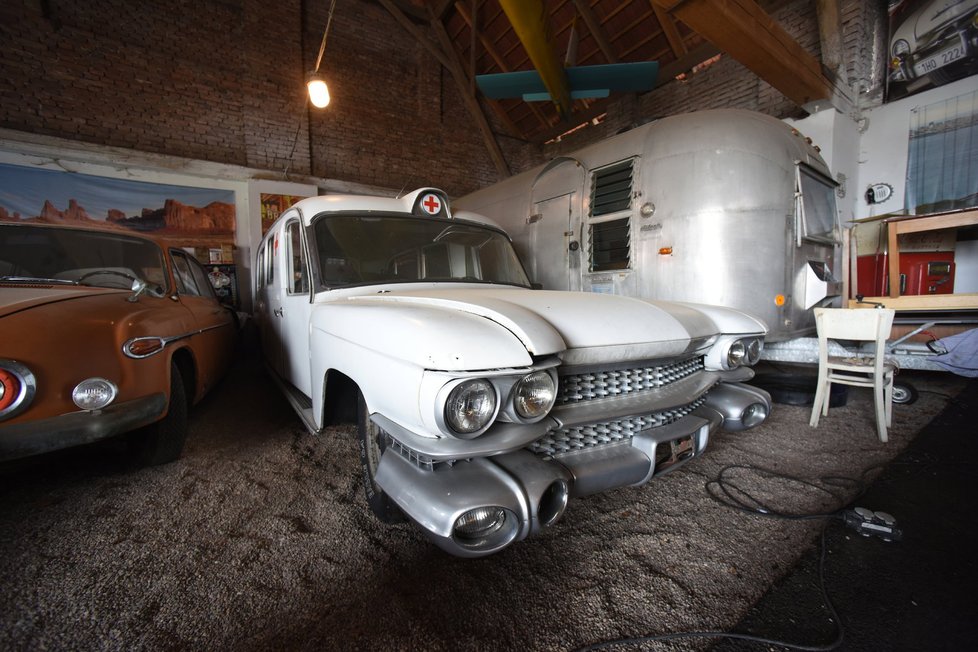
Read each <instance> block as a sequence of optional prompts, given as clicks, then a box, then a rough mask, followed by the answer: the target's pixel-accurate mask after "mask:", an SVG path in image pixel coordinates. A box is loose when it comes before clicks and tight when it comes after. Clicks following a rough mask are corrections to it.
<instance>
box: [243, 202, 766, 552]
mask: <svg viewBox="0 0 978 652" xmlns="http://www.w3.org/2000/svg"><path fill="white" fill-rule="evenodd" d="M255 270H256V278H255V288H256V308H255V312H256V319H257V321H258V324H259V327H260V330H261V336H262V349H263V352H264V356H265V360H266V362H267V365H268V367H269V368H270V370H271V372H272V374H273V376H274V377H275V378H276V380H277V381H278V382H279V383H280V385H281V387H282V389H283V390H284V392H285V394H286V396H287V397H288V399H289V401H290V402H291V404H292V405H293V406H294V407H295V409H296V411H297V413H298V414H299V416H300V417H301V418H302V420H303V421H304V423H305V425H306V426H307V427H308V429H309V430H310V431H312V432H314V433H320V432H322V431H323V430H324V428H326V426H328V425H331V424H334V423H338V422H342V421H345V420H350V421H352V420H355V421H356V422H357V423H358V427H359V440H360V453H361V460H362V465H363V472H364V483H365V486H366V495H367V501H368V503H369V505H370V507H371V509H372V510H373V512H374V513H375V514H376V515H377V516H378V517H379V518H380V519H382V520H384V521H387V522H392V521H397V520H402V519H403V518H404V517H407V518H408V519H410V520H411V521H413V522H414V523H416V524H417V525H418V526H420V528H421V529H422V530H423V531H424V532H425V534H426V535H427V536H428V537H430V538H431V539H432V540H433V541H434V542H435V543H436V544H437V545H439V546H440V547H441V548H443V549H444V550H446V551H448V552H450V553H452V554H455V555H459V556H463V557H480V556H484V555H488V554H491V553H494V552H498V551H499V550H502V549H503V548H505V547H506V546H508V545H510V544H512V543H513V542H515V541H519V540H522V539H524V538H525V537H527V536H529V535H532V534H534V533H535V532H538V531H540V529H541V528H545V527H548V526H552V525H553V524H554V523H556V522H557V521H558V520H559V519H560V517H561V515H562V514H563V512H564V509H565V507H566V506H567V502H568V500H569V499H570V498H572V497H575V496H582V495H587V494H593V493H597V492H602V491H606V490H609V489H613V488H616V487H622V486H628V485H642V484H645V483H646V482H648V481H649V480H651V479H652V478H654V477H655V476H658V475H661V474H663V473H666V472H668V471H672V470H674V469H676V468H678V467H679V466H681V465H682V464H683V463H685V462H687V461H688V460H690V459H692V458H693V457H695V456H697V455H700V454H701V453H702V452H703V451H704V450H705V449H706V446H707V444H708V442H709V440H710V436H711V434H712V433H714V432H715V431H716V429H717V428H721V427H723V428H725V429H726V430H731V431H737V430H744V429H747V428H751V427H754V426H756V425H758V424H760V423H762V422H763V421H764V419H765V418H766V417H767V415H768V413H769V411H770V409H771V401H770V397H769V396H768V395H767V394H766V393H765V392H764V391H762V390H759V389H756V388H754V387H751V386H749V385H745V384H743V381H745V380H748V379H750V378H751V377H752V375H753V371H752V370H751V369H750V365H752V364H754V363H755V362H756V361H757V360H758V358H759V356H760V352H761V347H762V346H763V338H764V334H765V332H766V329H765V325H764V324H763V323H761V322H760V321H758V320H757V319H755V318H753V317H750V316H748V315H747V314H744V313H742V312H739V311H737V310H731V309H728V308H722V307H717V306H705V305H693V304H686V303H676V302H658V301H648V300H641V299H634V298H626V297H620V296H614V295H606V294H596V293H586V292H565V291H543V290H537V289H534V288H533V287H531V285H530V283H529V281H528V280H527V276H526V274H525V272H524V269H523V266H522V265H521V263H520V261H519V259H518V258H517V256H516V254H515V253H514V250H513V247H512V244H511V242H510V239H509V237H508V236H507V235H506V234H505V233H504V232H503V231H501V230H500V229H499V228H498V227H496V226H495V225H494V224H492V223H491V222H490V221H489V220H488V219H486V218H484V217H482V216H479V215H476V214H474V213H462V212H459V213H455V214H453V213H452V211H451V209H450V207H449V203H448V200H447V198H446V196H445V194H444V193H442V192H441V191H439V190H437V189H434V188H422V189H419V190H416V191H414V192H412V193H410V194H408V195H405V196H403V197H399V198H384V197H368V196H356V195H326V196H321V197H314V198H310V199H306V200H303V201H301V202H299V203H297V204H296V205H295V206H293V207H292V208H290V209H289V210H287V211H286V212H284V213H283V214H282V216H281V217H280V218H279V220H278V221H277V222H276V223H275V224H274V225H273V227H272V228H271V229H270V230H269V232H268V233H267V234H266V236H265V238H264V239H263V241H262V243H261V245H260V247H259V249H258V253H257V261H256V265H255Z"/></svg>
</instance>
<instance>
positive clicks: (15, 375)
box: [0, 360, 37, 421]
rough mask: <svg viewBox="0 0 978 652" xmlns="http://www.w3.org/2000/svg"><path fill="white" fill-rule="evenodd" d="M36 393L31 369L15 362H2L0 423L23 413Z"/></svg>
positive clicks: (35, 382) (0, 369)
mask: <svg viewBox="0 0 978 652" xmlns="http://www.w3.org/2000/svg"><path fill="white" fill-rule="evenodd" d="M36 391H37V381H36V380H35V378H34V374H33V373H31V370H30V369H28V368H27V367H25V366H24V365H22V364H21V363H19V362H17V361H15V360H0V421H2V420H4V419H9V418H10V417H12V416H14V415H16V414H19V413H20V412H23V411H24V409H26V408H27V406H28V405H30V404H31V401H32V400H33V399H34V394H35V392H36Z"/></svg>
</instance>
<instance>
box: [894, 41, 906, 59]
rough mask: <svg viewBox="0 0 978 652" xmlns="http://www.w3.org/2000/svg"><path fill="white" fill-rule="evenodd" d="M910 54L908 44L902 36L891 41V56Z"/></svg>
mask: <svg viewBox="0 0 978 652" xmlns="http://www.w3.org/2000/svg"><path fill="white" fill-rule="evenodd" d="M908 54H910V44H909V43H907V42H906V41H904V40H903V39H902V38H901V39H897V40H896V41H894V42H893V56H894V57H904V56H906V55H908Z"/></svg>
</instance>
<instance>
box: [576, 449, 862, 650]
mask: <svg viewBox="0 0 978 652" xmlns="http://www.w3.org/2000/svg"><path fill="white" fill-rule="evenodd" d="M735 470H747V471H752V472H756V473H759V474H760V475H763V476H764V477H765V478H768V479H772V478H773V479H778V480H782V481H788V482H791V483H795V484H799V485H801V486H803V487H808V488H812V489H815V490H817V491H821V492H824V493H827V494H829V495H830V496H832V497H833V498H835V499H836V500H837V501H839V502H840V503H842V504H845V502H846V501H845V498H844V496H841V495H839V494H837V493H835V492H834V491H833V490H832V489H830V488H828V487H833V486H838V487H841V486H843V485H849V486H850V487H854V488H858V487H860V484H861V483H860V482H859V481H857V480H855V479H853V478H846V477H841V476H828V477H823V478H820V482H821V483H822V484H821V485H820V484H816V483H814V482H810V481H808V480H804V479H801V478H797V477H794V476H789V475H785V474H782V473H778V472H776V471H771V470H769V469H764V468H761V467H756V466H751V465H744V464H728V465H727V466H724V467H723V468H722V469H720V472H719V473H718V474H717V477H716V478H714V479H713V480H710V481H708V482H707V483H706V485H705V488H706V491H707V493H708V494H709V495H710V497H711V498H712V499H713V500H715V501H717V502H718V503H720V504H721V505H724V506H725V507H729V508H731V509H735V510H737V511H740V512H744V513H747V514H753V515H756V516H766V517H769V518H778V519H784V520H792V521H801V520H816V519H825V520H827V521H829V522H831V521H833V520H839V521H843V522H845V517H844V516H843V510H842V508H841V507H840V508H839V509H837V510H836V511H833V512H822V513H807V514H798V513H790V512H787V511H782V510H778V509H775V508H773V507H771V506H769V505H766V504H765V503H764V502H762V501H761V500H760V499H758V498H757V497H756V496H753V495H751V493H750V492H748V491H747V490H745V489H743V488H741V487H739V486H738V485H736V484H735V483H734V482H733V481H732V480H731V479H729V478H727V477H726V476H727V475H728V473H729V472H731V471H735ZM869 470H871V469H867V471H869ZM863 475H864V476H865V475H866V472H864V473H863ZM823 485H828V487H827V486H823ZM861 493H862V491H860V494H861ZM825 530H826V528H822V533H821V536H820V538H819V548H820V550H819V560H818V586H819V591H820V592H821V594H822V599H823V600H824V601H825V606H826V608H827V609H828V610H829V614H830V615H831V617H832V620H833V622H834V623H835V626H836V636H835V639H834V640H833V641H832V642H831V643H828V644H825V645H803V644H800V643H790V642H788V641H779V640H775V639H769V638H764V637H761V636H752V635H750V634H737V633H733V632H716V631H692V632H674V633H670V634H652V635H649V636H638V637H634V638H621V639H616V640H614V641H604V642H600V643H593V644H591V645H587V646H585V647H582V648H578V650H577V651H576V652H590V651H591V650H604V649H608V648H612V647H617V646H623V645H640V644H642V643H655V642H664V641H675V640H681V639H689V638H727V639H732V640H738V641H748V642H752V643H760V644H763V645H777V646H780V647H784V648H788V649H790V650H805V651H808V652H828V651H829V650H834V649H836V648H838V647H839V646H840V645H842V641H843V640H844V638H845V630H844V629H843V627H842V619H841V618H840V617H839V612H838V611H837V610H836V608H835V605H834V604H833V603H832V599H831V598H830V597H829V594H828V590H827V589H826V588H825V558H826V544H825Z"/></svg>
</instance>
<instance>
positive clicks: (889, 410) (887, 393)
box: [883, 376, 893, 428]
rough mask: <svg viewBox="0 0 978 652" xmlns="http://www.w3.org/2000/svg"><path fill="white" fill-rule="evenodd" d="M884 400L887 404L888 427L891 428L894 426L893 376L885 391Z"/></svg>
mask: <svg viewBox="0 0 978 652" xmlns="http://www.w3.org/2000/svg"><path fill="white" fill-rule="evenodd" d="M883 400H884V401H885V402H886V427H887V428H890V427H892V426H893V376H890V382H888V383H887V384H886V388H885V389H884V390H883Z"/></svg>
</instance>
